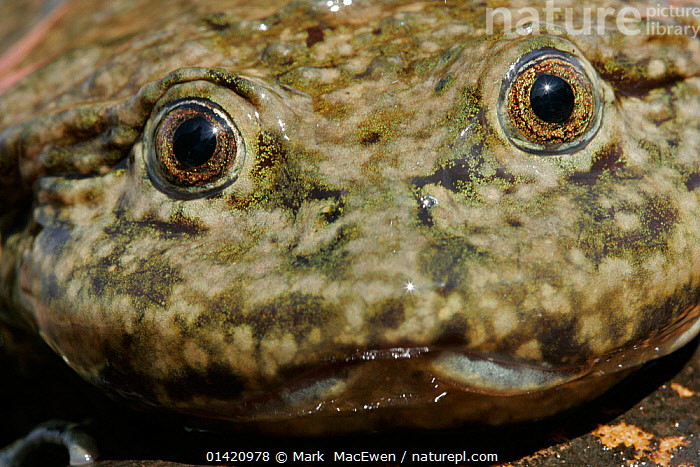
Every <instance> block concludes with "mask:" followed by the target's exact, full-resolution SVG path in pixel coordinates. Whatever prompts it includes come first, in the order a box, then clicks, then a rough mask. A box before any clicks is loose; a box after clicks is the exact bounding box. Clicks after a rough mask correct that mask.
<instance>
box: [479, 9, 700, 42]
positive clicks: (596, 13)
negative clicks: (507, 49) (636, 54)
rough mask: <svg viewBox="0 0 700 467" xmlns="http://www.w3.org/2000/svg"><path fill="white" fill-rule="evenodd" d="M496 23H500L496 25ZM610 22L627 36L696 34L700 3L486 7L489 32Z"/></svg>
mask: <svg viewBox="0 0 700 467" xmlns="http://www.w3.org/2000/svg"><path fill="white" fill-rule="evenodd" d="M689 23H694V24H689ZM494 24H497V25H499V26H498V27H495V26H494ZM610 24H614V25H615V26H616V27H617V29H618V31H620V32H621V33H622V34H625V35H628V36H635V35H637V34H642V33H646V35H650V36H661V35H684V36H690V37H693V38H696V37H698V33H700V6H677V5H667V4H661V3H657V4H656V5H654V6H648V7H646V8H643V9H640V8H637V7H633V6H624V7H622V8H620V9H615V8H612V7H607V8H592V7H582V8H580V9H574V8H562V7H558V6H555V5H554V0H548V1H547V3H546V5H545V7H544V9H542V10H537V9H535V8H533V7H529V6H528V7H523V8H519V9H509V8H505V7H500V8H487V9H486V33H487V34H493V33H494V31H495V32H504V33H507V34H511V33H515V34H519V35H522V36H525V35H533V34H539V33H540V32H541V29H540V27H539V26H542V27H543V28H545V30H546V32H547V33H549V34H555V35H558V34H561V33H562V32H563V31H565V32H566V33H567V34H569V35H571V36H580V35H592V34H597V35H603V34H605V31H606V29H607V28H608V27H609V25H610ZM542 32H543V31H542Z"/></svg>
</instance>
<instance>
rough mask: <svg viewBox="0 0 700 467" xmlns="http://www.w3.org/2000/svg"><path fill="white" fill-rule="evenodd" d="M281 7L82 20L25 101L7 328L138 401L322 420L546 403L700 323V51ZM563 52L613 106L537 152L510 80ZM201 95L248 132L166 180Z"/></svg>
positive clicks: (455, 17)
mask: <svg viewBox="0 0 700 467" xmlns="http://www.w3.org/2000/svg"><path fill="white" fill-rule="evenodd" d="M279 3H280V5H273V4H270V6H269V7H266V8H265V9H263V10H255V9H247V8H244V9H230V10H225V9H223V7H222V6H218V5H206V4H202V5H200V6H198V7H189V8H183V11H179V12H178V14H177V15H175V14H174V13H173V12H172V11H168V12H167V13H164V21H163V22H162V23H159V24H158V25H157V26H154V25H153V24H139V23H138V22H136V23H134V22H132V21H129V20H127V19H124V20H123V21H124V24H123V25H122V26H123V28H124V31H122V32H120V30H119V29H118V27H117V26H114V27H112V29H106V30H105V35H106V36H107V37H108V39H107V40H104V41H99V40H94V41H93V42H87V41H86V39H85V37H91V36H90V34H88V33H87V32H86V31H80V34H78V35H76V36H75V38H74V40H73V42H72V43H71V42H69V43H68V44H67V45H66V46H65V50H61V51H60V52H61V53H60V54H58V58H56V59H55V60H54V61H52V62H50V63H49V64H47V65H45V66H43V67H42V68H40V69H39V70H38V71H36V72H34V73H33V74H31V75H29V76H28V77H27V78H25V79H23V80H21V81H19V82H18V83H17V84H15V86H14V87H13V88H11V89H10V90H9V91H8V92H6V93H5V94H4V95H2V96H0V107H2V108H3V109H4V112H2V115H1V116H0V131H2V133H0V183H1V184H2V186H3V192H4V193H8V194H9V199H10V203H8V204H4V205H3V206H2V207H1V208H0V209H2V216H3V217H2V221H1V223H0V228H1V229H2V230H1V232H0V235H2V236H1V243H0V248H2V249H1V250H0V254H1V256H0V279H1V280H2V285H3V287H2V304H3V305H2V306H3V309H2V315H3V316H4V318H5V320H7V321H10V322H13V323H15V324H19V325H21V326H25V327H28V328H30V329H34V330H36V332H38V333H39V334H40V335H41V337H42V338H43V339H44V340H45V341H46V342H47V343H48V344H49V345H50V346H51V347H52V348H53V349H54V350H55V351H56V352H57V353H58V354H60V355H61V356H62V357H63V358H64V360H65V361H66V362H67V363H68V365H70V366H71V367H72V368H73V369H74V370H75V371H77V372H78V373H79V374H80V375H81V376H82V377H84V378H85V379H86V380H88V381H89V382H91V383H93V384H95V385H97V386H100V387H102V388H103V389H104V390H106V391H107V392H109V393H111V394H114V395H117V396H119V397H123V398H126V399H128V400H130V401H132V402H134V403H136V404H140V405H146V406H156V407H164V408H167V409H172V410H175V411H179V412H183V413H187V414H193V415H196V416H202V417H211V418H219V419H225V420H228V421H231V422H233V424H235V425H237V426H252V425H255V427H256V428H260V429H263V430H272V431H277V432H286V431H293V432H295V433H300V432H301V433H315V432H320V431H324V430H363V429H373V428H377V427H381V426H382V425H383V424H386V423H389V422H390V423H392V424H398V425H404V426H415V427H442V426H451V425H454V424H459V423H464V422H483V423H504V422H510V421H517V420H523V419H528V418H535V417H542V416H546V415H550V414H552V413H556V412H558V411H561V410H563V409H566V408H568V407H571V406H573V405H576V404H579V403H581V402H583V401H585V400H588V399H591V398H593V397H595V396H596V395H598V394H600V393H601V392H603V391H604V390H605V389H606V388H608V387H609V386H610V385H611V384H613V383H614V382H616V381H618V380H619V379H620V378H621V377H622V376H624V375H625V374H626V372H627V370H628V369H630V368H633V367H635V366H637V365H639V364H641V363H643V362H645V361H647V360H650V359H653V358H656V357H659V356H662V355H665V354H667V353H670V352H672V351H673V350H675V349H677V348H678V347H680V346H682V345H683V344H684V343H686V342H688V341H689V340H690V339H691V338H692V337H693V336H694V335H695V334H697V331H698V325H697V313H698V311H697V305H698V303H699V301H700V248H699V247H698V245H700V190H699V189H698V188H699V187H700V156H699V155H698V144H699V142H700V127H699V126H698V117H699V116H700V97H699V96H698V91H699V90H700V79H699V78H698V73H699V71H700V46H699V42H698V40H696V39H692V38H689V37H686V36H668V37H664V36H661V37H656V38H649V37H647V36H646V35H645V34H644V33H643V34H640V35H635V36H626V35H622V34H621V33H620V32H619V31H618V30H617V29H616V28H615V27H614V22H608V24H607V26H608V28H607V30H606V33H605V34H604V35H601V36H598V35H592V36H572V37H568V36H567V35H566V34H563V35H560V36H554V35H550V34H538V35H528V36H519V35H504V34H500V33H499V34H495V35H488V34H486V33H485V31H484V28H485V18H486V11H485V8H486V6H483V5H482V6H478V5H472V4H461V3H460V4H457V5H446V4H444V3H442V2H435V3H431V2H426V3H412V2H400V1H399V2H363V1H359V2H357V1H355V2H353V3H352V5H349V6H342V5H340V9H339V11H337V12H335V11H331V10H330V9H329V8H328V6H326V4H325V3H324V2H299V3H292V4H290V5H287V6H283V4H284V2H279ZM115 5H119V4H118V3H115ZM487 6H488V5H487ZM492 6H494V7H497V6H503V5H502V4H494V5H492ZM562 6H565V5H562ZM575 6H576V11H579V10H580V9H581V7H582V6H583V5H582V4H581V3H580V2H576V4H575ZM595 6H596V7H598V6H601V5H600V4H599V3H597V4H595ZM609 6H611V7H613V8H616V9H618V10H619V9H620V7H621V5H620V4H617V3H615V2H610V3H609ZM154 8H155V7H154ZM124 11H127V13H125V12H124ZM219 12H221V13H219ZM112 13H113V14H114V15H116V16H117V17H119V15H122V16H121V17H122V18H130V17H129V14H128V13H129V11H128V9H125V10H122V9H120V7H115V10H114V11H113V12H112ZM116 24H120V23H118V22H117V23H116ZM645 24H646V23H642V26H641V29H642V31H644V30H645V26H644V25H645ZM73 27H74V28H77V27H79V26H73ZM85 28H87V29H88V32H90V31H91V30H90V29H89V27H88V26H85ZM499 31H500V30H497V32H499ZM70 36H71V35H69V37H70ZM552 49H553V50H556V51H559V52H562V53H565V54H568V56H573V57H575V58H576V59H577V60H578V63H580V66H581V69H584V70H588V71H586V73H588V76H589V77H590V84H591V85H590V88H591V95H592V96H594V100H595V101H596V102H597V104H596V107H595V109H596V111H597V112H599V116H600V117H599V121H598V122H596V123H595V124H594V126H595V131H592V132H591V135H590V138H588V139H587V140H586V141H585V142H584V143H581V144H579V145H578V146H577V147H575V148H574V149H572V150H570V151H566V152H563V153H552V152H551V151H539V152H533V151H528V150H524V149H523V148H522V147H519V146H517V145H516V144H514V143H513V141H512V138H511V137H510V136H511V134H510V133H509V131H510V130H509V129H508V128H507V127H506V125H504V124H503V118H504V117H503V114H502V113H501V110H500V109H502V108H503V107H502V105H503V99H504V97H503V96H504V92H505V91H504V90H508V89H510V88H509V86H510V84H509V83H510V78H508V76H510V75H509V73H511V74H512V70H513V69H514V67H515V66H516V64H518V63H520V62H519V61H520V60H521V59H522V57H524V56H527V54H529V53H532V52H536V51H541V50H552ZM183 99H184V100H187V99H190V100H192V99H196V100H197V102H213V103H215V104H216V105H217V106H218V108H220V109H223V112H224V113H225V114H227V115H228V116H229V117H230V119H231V121H232V122H233V125H234V127H235V129H236V130H235V131H236V132H237V134H238V135H239V139H238V140H236V141H237V149H236V151H238V152H236V155H235V161H234V162H233V167H234V169H232V171H233V172H232V174H231V175H230V176H228V178H227V180H228V182H230V184H229V185H228V186H225V187H222V188H221V189H215V190H210V191H208V192H207V193H206V196H200V197H193V196H191V195H189V194H186V193H184V192H183V191H181V190H179V189H172V188H168V187H167V185H168V184H167V183H166V182H164V181H163V180H162V179H160V178H159V175H158V174H157V173H154V172H153V170H152V162H151V160H152V159H151V158H152V157H153V155H154V151H156V150H157V144H156V143H154V140H155V139H156V134H157V132H158V131H159V130H158V128H159V125H160V124H161V122H162V121H163V118H164V116H165V115H167V112H168V110H169V109H170V108H171V106H172V105H173V103H176V102H179V101H181V100H183ZM23 121H24V123H20V122H23ZM592 125H593V124H592ZM231 157H232V158H233V157H234V156H231ZM270 422H272V423H270Z"/></svg>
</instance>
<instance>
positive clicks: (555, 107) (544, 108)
mask: <svg viewBox="0 0 700 467" xmlns="http://www.w3.org/2000/svg"><path fill="white" fill-rule="evenodd" d="M530 105H531V106H532V111H533V112H535V115H537V116H538V117H539V118H540V119H542V120H544V121H545V122H549V123H564V122H565V121H567V120H568V119H569V117H570V116H571V113H572V112H573V111H574V91H573V90H572V89H571V85H570V84H569V83H567V82H566V80H564V79H562V78H560V77H558V76H554V75H540V76H538V77H537V79H536V80H535V83H534V84H533V85H532V89H531V90H530Z"/></svg>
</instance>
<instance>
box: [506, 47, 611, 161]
mask: <svg viewBox="0 0 700 467" xmlns="http://www.w3.org/2000/svg"><path fill="white" fill-rule="evenodd" d="M594 83H595V80H594V79H593V77H592V71H590V70H589V69H587V67H586V66H585V65H584V64H583V63H582V62H581V61H580V60H579V59H578V58H576V57H575V56H573V55H570V54H568V53H565V52H562V51H559V50H556V49H550V48H547V49H541V50H537V51H534V52H530V53H528V54H526V55H525V56H523V57H522V58H521V59H520V60H519V61H518V62H517V63H516V64H515V65H514V66H513V67H512V68H511V70H510V71H509V72H508V74H507V75H506V77H505V79H504V80H503V86H502V89H501V96H500V102H499V106H498V116H499V120H500V122H501V126H502V127H503V130H504V131H505V133H506V135H507V136H508V138H509V139H510V141H511V142H512V143H513V144H514V145H515V146H517V147H518V148H520V149H522V150H524V151H527V152H531V153H535V154H542V155H553V154H562V153H568V152H573V151H576V150H578V149H581V148H583V147H585V146H586V145H587V144H588V143H589V142H590V140H591V139H592V138H593V137H594V136H595V134H596V132H597V131H598V128H599V126H600V121H601V112H602V106H601V103H600V97H599V93H598V91H597V89H596V87H595V84H594Z"/></svg>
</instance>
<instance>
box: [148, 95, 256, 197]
mask: <svg viewBox="0 0 700 467" xmlns="http://www.w3.org/2000/svg"><path fill="white" fill-rule="evenodd" d="M156 121H157V122H159V123H158V124H157V125H156V126H155V131H154V132H153V135H150V139H149V144H148V155H147V167H148V174H149V176H150V178H151V180H152V181H153V183H154V184H155V185H156V186H157V187H158V188H159V189H161V190H162V191H164V192H166V193H168V194H169V195H172V196H175V197H179V198H196V197H201V196H206V195H210V194H213V193H215V192H217V191H219V190H222V189H223V188H225V187H226V186H228V185H229V184H231V183H232V182H233V181H234V180H235V178H236V175H237V170H238V167H239V166H240V160H241V159H242V158H243V157H244V152H245V146H244V144H243V141H242V138H241V134H240V131H239V130H238V128H237V127H236V125H235V124H234V122H233V120H232V119H231V117H229V115H228V114H227V113H226V112H225V111H224V110H223V109H222V108H221V107H219V106H218V105H216V104H214V103H213V102H211V101H208V100H205V99H187V100H181V101H177V102H174V103H172V104H170V105H169V106H167V107H165V108H163V109H161V111H160V112H159V113H158V115H157V116H156Z"/></svg>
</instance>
